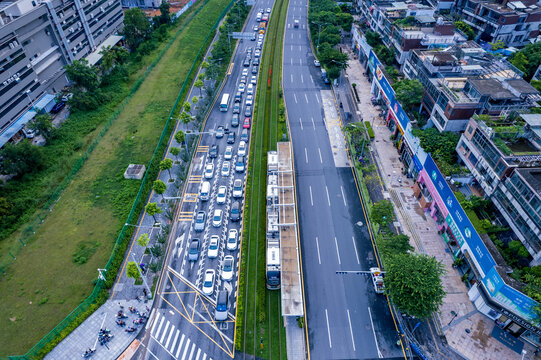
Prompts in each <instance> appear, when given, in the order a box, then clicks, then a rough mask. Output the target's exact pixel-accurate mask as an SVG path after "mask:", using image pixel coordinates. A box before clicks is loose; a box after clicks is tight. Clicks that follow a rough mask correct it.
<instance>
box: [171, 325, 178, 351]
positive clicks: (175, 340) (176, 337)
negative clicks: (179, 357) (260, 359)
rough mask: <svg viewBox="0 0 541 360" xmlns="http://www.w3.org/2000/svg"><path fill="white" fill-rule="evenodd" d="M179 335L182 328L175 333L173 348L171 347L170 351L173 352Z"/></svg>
mask: <svg viewBox="0 0 541 360" xmlns="http://www.w3.org/2000/svg"><path fill="white" fill-rule="evenodd" d="M179 335H180V330H179V329H177V333H176V334H175V338H174V339H173V343H172V344H171V349H169V351H171V352H173V349H174V348H175V344H176V343H177V339H178V336H179Z"/></svg>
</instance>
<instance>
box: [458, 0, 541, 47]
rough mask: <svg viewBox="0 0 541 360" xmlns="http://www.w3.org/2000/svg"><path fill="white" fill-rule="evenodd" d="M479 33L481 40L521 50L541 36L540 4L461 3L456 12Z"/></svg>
mask: <svg viewBox="0 0 541 360" xmlns="http://www.w3.org/2000/svg"><path fill="white" fill-rule="evenodd" d="M454 10H455V11H456V12H457V13H458V14H460V15H461V16H462V18H463V21H464V22H465V23H467V24H469V25H470V26H472V27H473V28H474V29H475V30H476V32H477V39H479V40H482V41H486V42H496V41H498V40H501V41H503V42H504V43H505V44H506V45H507V46H514V47H520V46H524V45H527V44H529V43H530V42H532V41H534V40H535V39H536V38H537V36H538V35H539V26H540V25H541V7H540V5H539V4H538V1H537V0H521V1H507V0H496V1H487V0H457V1H456V3H455V9H454Z"/></svg>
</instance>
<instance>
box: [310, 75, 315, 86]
mask: <svg viewBox="0 0 541 360" xmlns="http://www.w3.org/2000/svg"><path fill="white" fill-rule="evenodd" d="M310 80H312V84H313V83H314V78H313V77H312V75H310Z"/></svg>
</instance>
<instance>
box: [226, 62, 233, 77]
mask: <svg viewBox="0 0 541 360" xmlns="http://www.w3.org/2000/svg"><path fill="white" fill-rule="evenodd" d="M234 65H235V63H233V62H232V63H231V65H229V69H228V70H227V75H231V72H233V66H234Z"/></svg>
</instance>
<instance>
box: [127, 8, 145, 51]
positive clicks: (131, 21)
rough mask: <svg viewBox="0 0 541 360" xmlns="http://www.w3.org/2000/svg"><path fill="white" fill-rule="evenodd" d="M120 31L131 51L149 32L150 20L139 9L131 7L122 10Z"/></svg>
mask: <svg viewBox="0 0 541 360" xmlns="http://www.w3.org/2000/svg"><path fill="white" fill-rule="evenodd" d="M122 33H123V34H124V38H125V39H126V43H127V44H128V47H129V48H130V49H131V50H132V51H134V50H136V49H137V48H138V47H139V45H141V44H142V43H143V41H145V39H146V38H147V36H148V35H149V33H150V22H149V21H148V19H147V17H146V16H145V14H144V13H143V11H142V10H141V9H139V8H138V7H133V8H131V9H128V10H126V11H125V12H124V28H123V29H122Z"/></svg>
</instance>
